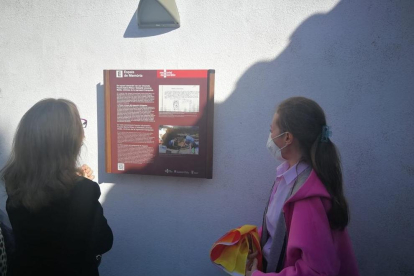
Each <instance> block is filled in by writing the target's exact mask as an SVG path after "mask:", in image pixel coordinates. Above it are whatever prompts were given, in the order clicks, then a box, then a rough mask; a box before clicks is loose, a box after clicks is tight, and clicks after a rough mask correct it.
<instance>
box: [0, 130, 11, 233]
mask: <svg viewBox="0 0 414 276" xmlns="http://www.w3.org/2000/svg"><path fill="white" fill-rule="evenodd" d="M2 128H3V126H0V170H1V169H2V168H3V167H4V166H5V165H6V162H7V160H8V159H9V156H8V154H9V153H10V150H6V147H5V139H4V136H3V130H2ZM6 201H7V193H6V187H5V185H4V182H3V180H2V179H0V221H1V222H3V223H5V224H6V225H7V226H9V227H10V221H9V218H8V217H7V213H6Z"/></svg>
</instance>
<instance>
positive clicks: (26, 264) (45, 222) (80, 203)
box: [6, 178, 113, 276]
mask: <svg viewBox="0 0 414 276" xmlns="http://www.w3.org/2000/svg"><path fill="white" fill-rule="evenodd" d="M100 195H101V192H100V188H99V186H98V184H97V183H95V182H93V181H91V180H89V179H86V178H82V179H81V180H80V181H78V182H77V183H76V184H75V186H74V187H73V189H72V190H71V192H70V195H69V196H68V197H66V198H61V199H59V200H55V201H54V202H52V203H51V204H50V205H49V206H47V207H44V208H42V209H41V210H39V211H37V212H30V211H29V210H27V209H26V208H25V207H23V206H18V207H15V206H11V205H10V202H9V199H8V200H7V205H6V208H7V213H8V214H9V218H10V222H11V225H12V227H13V231H14V235H15V240H16V253H15V258H14V264H13V275H25V276H30V275H42V276H45V275H47V276H49V275H50V276H52V275H53V276H54V275H59V276H64V275H71V276H76V275H88V276H89V275H91V276H97V275H99V272H98V267H97V261H96V255H98V254H103V253H105V252H107V251H108V250H110V249H111V247H112V242H113V235H112V231H111V228H110V227H109V226H108V223H107V221H106V219H105V217H104V215H103V209H102V206H101V204H100V203H99V201H98V199H99V197H100Z"/></svg>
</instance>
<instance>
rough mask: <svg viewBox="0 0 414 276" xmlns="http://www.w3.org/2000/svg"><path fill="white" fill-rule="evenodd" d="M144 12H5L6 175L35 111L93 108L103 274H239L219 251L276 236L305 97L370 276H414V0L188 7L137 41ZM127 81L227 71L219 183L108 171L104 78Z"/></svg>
mask: <svg viewBox="0 0 414 276" xmlns="http://www.w3.org/2000/svg"><path fill="white" fill-rule="evenodd" d="M137 4H138V1H121V2H119V1H97V0H92V1H80V0H73V1H51V0H43V1H39V0H38V1H29V0H21V1H16V0H0V89H1V92H0V166H2V165H4V163H5V161H6V159H7V156H8V154H9V152H10V147H11V144H12V138H13V135H14V130H15V128H16V126H17V124H18V122H19V120H20V118H21V117H22V115H23V114H24V113H25V112H26V111H27V110H28V109H29V108H30V107H31V106H32V105H33V104H34V103H36V102H37V101H38V100H40V99H42V98H46V97H55V98H58V97H64V98H68V99H70V100H72V101H74V102H75V103H76V104H77V105H78V107H79V109H80V112H81V116H82V117H83V118H87V119H88V124H89V125H88V128H87V130H86V138H87V141H86V147H85V148H84V151H83V155H82V156H83V161H84V162H86V163H88V164H89V165H90V166H91V167H92V168H93V169H94V170H95V171H96V172H98V180H99V182H104V183H102V184H101V188H102V194H103V196H102V202H103V206H104V209H105V214H106V216H107V218H108V220H109V223H110V225H111V227H112V228H113V231H114V234H115V243H114V247H113V249H112V250H111V251H110V252H109V253H108V254H106V255H105V256H104V259H103V263H102V265H101V269H100V271H101V275H108V276H109V275H116V276H118V275H202V276H209V275H224V274H223V273H221V272H220V271H218V270H217V269H216V268H215V267H214V266H213V265H212V264H211V263H210V261H209V249H210V246H211V245H212V243H213V242H214V241H215V240H217V239H218V238H219V237H220V236H221V235H222V234H224V233H225V232H226V231H227V230H229V229H231V228H234V227H237V226H240V225H242V224H247V223H251V224H260V223H261V219H262V212H263V209H264V207H265V204H266V201H267V196H268V192H269V189H270V187H271V184H272V181H273V178H274V171H275V166H276V165H277V164H276V163H275V162H274V161H273V160H272V158H271V157H270V155H269V154H268V153H267V150H266V147H265V144H266V141H267V137H268V128H269V123H270V120H271V116H272V114H273V111H274V107H275V105H276V104H277V103H278V102H280V101H281V100H283V99H285V98H287V97H290V96H296V95H302V96H306V97H310V98H312V99H314V100H316V101H317V102H319V103H320V105H321V106H322V107H323V108H324V110H325V112H326V114H327V116H328V122H329V124H330V125H331V126H332V129H333V137H332V140H333V141H334V142H335V143H336V144H337V145H338V147H339V149H340V151H341V154H342V161H343V167H344V175H345V182H346V187H345V190H346V195H347V197H348V200H349V203H350V206H351V224H350V226H349V231H350V234H351V238H352V240H353V243H354V248H355V252H356V255H357V258H358V262H359V266H360V269H361V274H362V275H376V276H377V275H414V258H413V256H414V255H413V254H412V247H413V245H414V244H413V233H414V216H413V212H414V204H413V196H414V186H413V184H414V165H413V164H414V163H413V159H412V156H414V148H413V146H412V144H413V142H414V138H413V137H414V131H413V122H414V112H413V107H412V105H413V104H414V96H413V95H414V94H413V92H414V78H413V76H414V46H413V45H414V35H413V33H414V20H413V17H412V15H413V13H414V3H413V1H410V0H401V1H398V0H397V1H387V0H376V1H374V0H372V1H368V0H364V1H355V0H342V1H338V0H336V1H332V0H317V1H298V0H294V1H292V0H289V1H286V0H282V1H274V0H267V1H265V0H262V1H239V0H226V1H217V0H211V1H183V0H177V5H178V9H179V12H180V16H181V22H182V27H181V28H179V29H176V30H171V31H169V32H166V31H165V30H138V29H137V28H136V22H135V19H134V18H133V15H134V12H135V9H136V7H137ZM116 68H120V69H162V68H169V69H210V68H211V69H215V70H216V95H215V122H214V123H215V129H214V131H215V133H214V176H213V180H199V179H184V178H168V177H154V176H139V175H107V174H105V173H104V169H103V160H104V159H103V158H104V156H103V154H104V148H103V146H104V141H103V134H104V132H103V126H104V125H103V112H104V111H103V96H102V93H103V90H102V86H101V84H102V70H103V69H116ZM2 201H3V203H2V206H1V208H2V209H4V201H5V197H3V199H2Z"/></svg>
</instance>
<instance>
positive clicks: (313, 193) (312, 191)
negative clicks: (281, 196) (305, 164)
mask: <svg viewBox="0 0 414 276" xmlns="http://www.w3.org/2000/svg"><path fill="white" fill-rule="evenodd" d="M309 197H325V198H328V199H330V198H331V196H330V195H329V193H328V191H327V190H326V188H325V186H324V185H323V183H322V182H321V180H320V179H319V177H318V175H317V174H316V172H315V170H313V169H312V171H311V173H310V175H309V177H308V179H306V181H305V183H304V184H303V186H302V187H301V188H300V189H299V190H298V191H297V192H296V193H295V194H294V195H293V196H291V197H290V198H289V199H288V200H287V201H286V202H285V205H286V204H287V203H290V202H295V201H298V200H302V199H305V198H309Z"/></svg>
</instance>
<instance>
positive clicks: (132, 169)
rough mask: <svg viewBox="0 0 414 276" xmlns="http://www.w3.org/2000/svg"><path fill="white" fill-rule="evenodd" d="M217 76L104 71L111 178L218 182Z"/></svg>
mask: <svg viewBox="0 0 414 276" xmlns="http://www.w3.org/2000/svg"><path fill="white" fill-rule="evenodd" d="M214 76H215V74H214V70H104V87H105V148H106V149H105V166H106V172H108V173H130V174H148V175H163V176H184V177H195V178H207V179H211V178H212V177H213V119H214Z"/></svg>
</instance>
